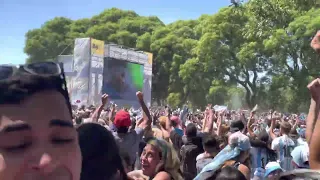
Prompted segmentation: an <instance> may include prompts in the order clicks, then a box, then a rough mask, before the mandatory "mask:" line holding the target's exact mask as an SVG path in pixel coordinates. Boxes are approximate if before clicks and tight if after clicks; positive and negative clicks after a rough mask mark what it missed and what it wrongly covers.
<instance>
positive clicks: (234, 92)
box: [24, 0, 320, 112]
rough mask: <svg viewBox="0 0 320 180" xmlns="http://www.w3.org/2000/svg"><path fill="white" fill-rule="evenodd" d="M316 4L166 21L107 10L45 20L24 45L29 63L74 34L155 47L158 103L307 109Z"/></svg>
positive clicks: (243, 8) (297, 0)
mask: <svg viewBox="0 0 320 180" xmlns="http://www.w3.org/2000/svg"><path fill="white" fill-rule="evenodd" d="M319 7H320V4H319V1H318V0H268V1H265V0H249V1H247V2H246V3H244V4H242V5H240V6H239V7H226V8H222V9H221V10H220V11H219V12H218V13H216V14H214V15H202V16H201V17H200V18H199V19H197V20H187V21H184V20H179V21H176V22H174V23H171V24H168V25H165V24H164V23H163V22H161V20H159V18H157V17H155V16H149V17H145V16H139V15H138V14H136V13H135V12H133V11H124V10H120V9H117V8H112V9H107V10H105V11H103V12H102V13H100V14H98V15H96V16H93V17H92V18H87V19H79V20H74V21H73V20H70V19H67V18H63V17H57V18H55V19H52V20H49V21H47V22H46V23H45V24H44V25H43V26H42V27H41V28H39V29H34V30H30V31H28V32H27V33H26V46H25V48H24V51H25V53H26V54H28V56H29V57H28V59H27V61H28V62H37V61H44V60H48V59H54V58H55V57H56V56H58V55H59V54H61V53H62V52H63V54H71V53H72V49H73V44H72V42H73V41H74V39H75V38H79V37H92V38H95V39H99V40H103V41H105V42H106V43H111V42H112V43H117V44H120V45H123V46H126V47H130V48H136V49H139V50H142V51H147V52H152V53H153V54H154V60H153V62H154V64H153V87H152V91H153V92H152V95H153V99H155V100H156V101H157V102H164V101H167V103H169V104H170V105H171V106H178V105H182V104H183V103H185V102H187V101H189V102H190V104H189V105H190V106H192V107H197V108H198V107H203V106H204V105H206V104H207V103H211V104H225V105H228V107H231V108H233V109H237V108H241V107H247V108H251V107H253V106H254V105H255V104H259V105H260V107H261V108H265V109H270V108H272V109H278V110H283V111H291V112H297V111H306V110H307V109H306V108H307V106H308V101H309V100H308V99H309V96H308V92H307V89H306V85H307V83H308V82H309V81H310V80H311V79H312V78H314V77H318V76H319V75H320V74H319V69H320V59H319V56H317V55H316V54H315V53H314V52H313V51H312V49H311V48H310V40H311V38H312V36H313V35H314V34H315V32H316V31H317V30H319V29H320V18H319V17H320V10H319Z"/></svg>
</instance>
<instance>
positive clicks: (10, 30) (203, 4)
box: [0, 0, 230, 64]
mask: <svg viewBox="0 0 320 180" xmlns="http://www.w3.org/2000/svg"><path fill="white" fill-rule="evenodd" d="M228 5H230V0H196V1H195V0H190V1H186V0H112V1H111V0H91V1H88V0H54V1H52V0H0V24H1V28H0V52H1V53H0V64H7V63H13V64H22V63H24V61H25V59H26V57H27V55H26V54H24V52H23V48H24V43H25V37H24V35H25V33H26V32H27V31H28V30H30V29H34V28H39V27H41V25H42V24H43V23H44V22H46V21H47V20H50V19H53V18H54V17H56V16H64V17H68V18H71V19H74V20H76V19H79V18H88V17H92V16H93V15H96V14H99V13H100V12H102V11H103V10H104V9H108V8H112V7H117V8H120V9H125V10H134V11H136V12H137V13H138V14H140V15H143V16H149V15H155V16H158V17H159V18H160V19H161V20H162V21H163V22H165V23H171V22H174V21H176V20H179V19H184V20H185V19H196V18H198V17H199V16H200V15H202V14H214V13H216V12H217V11H218V10H219V9H220V8H222V7H225V6H228Z"/></svg>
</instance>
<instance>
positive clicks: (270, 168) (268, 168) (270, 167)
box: [264, 162, 283, 177]
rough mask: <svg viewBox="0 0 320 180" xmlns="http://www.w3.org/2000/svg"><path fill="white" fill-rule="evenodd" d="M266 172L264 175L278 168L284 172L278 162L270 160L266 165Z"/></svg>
mask: <svg viewBox="0 0 320 180" xmlns="http://www.w3.org/2000/svg"><path fill="white" fill-rule="evenodd" d="M265 169H266V172H265V174H264V177H267V176H268V175H269V174H270V173H272V172H273V171H276V170H281V171H282V172H283V169H282V168H281V166H280V164H279V163H278V162H269V163H268V164H267V165H266V168H265Z"/></svg>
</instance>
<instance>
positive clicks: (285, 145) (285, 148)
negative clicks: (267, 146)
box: [271, 135, 296, 171]
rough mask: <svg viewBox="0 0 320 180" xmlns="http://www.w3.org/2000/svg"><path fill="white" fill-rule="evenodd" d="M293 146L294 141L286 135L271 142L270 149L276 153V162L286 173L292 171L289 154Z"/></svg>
mask: <svg viewBox="0 0 320 180" xmlns="http://www.w3.org/2000/svg"><path fill="white" fill-rule="evenodd" d="M295 146H296V145H295V143H294V141H293V140H292V139H291V138H290V137H289V136H288V135H283V136H280V137H277V138H275V139H274V140H273V141H272V144H271V149H273V150H275V151H277V154H278V161H279V162H280V165H281V167H282V168H283V169H284V170H286V171H290V170H293V166H292V162H291V161H292V157H291V152H292V151H293V149H294V148H295Z"/></svg>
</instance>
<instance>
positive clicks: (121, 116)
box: [113, 110, 131, 128]
mask: <svg viewBox="0 0 320 180" xmlns="http://www.w3.org/2000/svg"><path fill="white" fill-rule="evenodd" d="M113 124H114V126H115V127H116V128H120V127H130V126H131V120H130V114H129V113H128V112H127V111H124V110H121V111H118V112H117V113H116V115H115V117H114V121H113Z"/></svg>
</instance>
